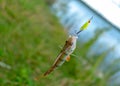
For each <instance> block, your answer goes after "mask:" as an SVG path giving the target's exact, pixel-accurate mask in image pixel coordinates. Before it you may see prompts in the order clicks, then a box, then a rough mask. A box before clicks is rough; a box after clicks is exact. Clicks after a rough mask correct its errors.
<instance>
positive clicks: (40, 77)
mask: <svg viewBox="0 0 120 86" xmlns="http://www.w3.org/2000/svg"><path fill="white" fill-rule="evenodd" d="M42 78H45V76H44V75H43V74H42V75H40V76H37V77H35V78H34V80H36V81H38V80H40V79H42Z"/></svg>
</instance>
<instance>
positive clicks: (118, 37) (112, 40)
mask: <svg viewBox="0 0 120 86" xmlns="http://www.w3.org/2000/svg"><path fill="white" fill-rule="evenodd" d="M52 10H53V12H54V13H55V14H56V15H57V16H58V18H59V19H60V22H61V24H62V25H63V26H64V27H65V28H66V29H68V31H69V34H74V33H75V32H76V31H78V30H79V27H80V26H81V25H82V24H83V23H84V22H86V21H87V20H88V19H90V18H91V16H93V20H92V22H91V24H90V26H89V27H88V29H87V30H86V31H83V32H82V33H81V34H80V37H79V40H80V44H81V45H84V44H85V43H87V42H89V41H90V40H91V39H92V38H94V37H95V36H96V34H97V33H99V31H101V33H100V35H99V37H98V38H97V40H96V41H95V42H94V43H93V44H92V46H91V47H90V49H89V50H88V51H89V53H87V56H88V58H89V57H90V56H92V55H93V54H94V55H95V54H96V55H99V54H100V53H103V52H105V51H109V50H112V51H109V52H108V54H107V55H106V56H105V57H106V58H105V59H104V61H103V64H101V66H100V70H102V71H103V72H104V73H106V71H107V68H110V67H111V64H112V63H114V61H115V60H116V59H119V58H120V32H119V31H118V30H117V29H116V28H115V27H113V26H112V25H110V24H109V23H107V22H106V21H105V20H104V19H103V18H101V17H100V16H99V15H97V14H96V13H95V12H94V11H92V10H91V9H90V8H88V7H87V6H86V5H84V4H83V3H81V1H78V0H64V1H63V0H57V1H56V2H55V3H54V4H53V6H52ZM94 52H95V53H94ZM118 67H119V68H118ZM114 68H117V69H120V64H117V65H116V66H115V67H114ZM119 77H120V70H118V72H116V73H115V74H113V76H111V77H110V79H109V82H111V80H113V79H116V80H115V82H112V83H109V86H113V85H112V84H115V83H116V84H117V85H120V83H119V81H120V78H119Z"/></svg>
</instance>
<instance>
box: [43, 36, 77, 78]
mask: <svg viewBox="0 0 120 86" xmlns="http://www.w3.org/2000/svg"><path fill="white" fill-rule="evenodd" d="M77 39H78V36H74V35H73V36H69V38H68V40H67V41H66V42H65V44H64V47H63V48H62V50H61V51H60V53H59V55H58V56H57V58H56V60H55V61H54V63H53V65H52V66H51V67H50V69H49V70H48V71H46V72H45V73H44V74H43V76H47V75H48V74H50V73H51V72H52V71H54V70H55V69H56V68H58V67H60V66H61V65H62V64H63V63H64V62H65V61H69V60H70V55H71V54H72V53H73V51H74V50H75V48H76V41H77Z"/></svg>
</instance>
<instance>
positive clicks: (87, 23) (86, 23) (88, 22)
mask: <svg viewBox="0 0 120 86" xmlns="http://www.w3.org/2000/svg"><path fill="white" fill-rule="evenodd" d="M92 18H93V16H92V17H91V18H90V19H89V20H88V21H87V22H85V23H84V24H83V25H82V26H81V28H80V30H79V31H78V32H77V35H78V34H79V33H80V32H81V31H83V30H85V29H87V27H88V25H89V24H90V21H91V20H92Z"/></svg>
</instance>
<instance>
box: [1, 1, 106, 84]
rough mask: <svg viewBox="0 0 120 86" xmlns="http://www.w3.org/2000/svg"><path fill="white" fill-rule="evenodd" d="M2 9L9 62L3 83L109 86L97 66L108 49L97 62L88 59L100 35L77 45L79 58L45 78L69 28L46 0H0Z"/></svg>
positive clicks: (5, 56) (4, 49)
mask: <svg viewBox="0 0 120 86" xmlns="http://www.w3.org/2000/svg"><path fill="white" fill-rule="evenodd" d="M0 10H1V12H0V62H3V63H4V64H5V65H7V66H1V64H0V86H105V82H106V81H105V79H104V78H103V77H102V78H101V77H99V72H97V71H98V69H97V67H98V66H99V64H100V63H101V61H102V60H103V57H104V56H105V55H106V53H107V52H106V53H104V54H103V55H100V56H99V57H100V58H99V59H95V60H96V61H95V62H96V63H95V62H94V60H93V61H91V60H89V59H87V58H85V57H86V52H87V50H88V49H89V48H90V46H91V45H92V44H93V43H94V42H95V40H97V38H93V39H92V40H90V41H89V42H88V43H86V44H85V45H84V47H77V49H76V51H75V52H74V53H75V54H76V55H77V56H78V58H75V57H73V56H71V57H73V58H71V61H70V62H67V63H65V64H64V65H63V66H61V67H60V68H59V69H57V70H56V71H54V72H53V73H51V74H50V75H49V76H47V77H45V78H41V75H42V74H43V73H44V72H46V70H48V69H49V67H50V66H51V65H52V63H53V62H54V60H55V58H56V56H57V55H58V53H59V51H60V48H59V46H63V45H64V42H65V40H66V39H67V33H66V31H65V30H64V29H63V27H61V25H60V24H59V22H58V19H57V18H56V17H55V16H54V15H53V14H52V13H51V12H50V10H49V8H48V6H47V5H46V3H45V2H44V0H0ZM98 35H99V34H98ZM78 46H79V45H78ZM80 48H81V49H80ZM81 50H82V51H81ZM83 57H84V58H83ZM93 62H94V63H93ZM96 72H97V73H96ZM36 78H39V79H36Z"/></svg>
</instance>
